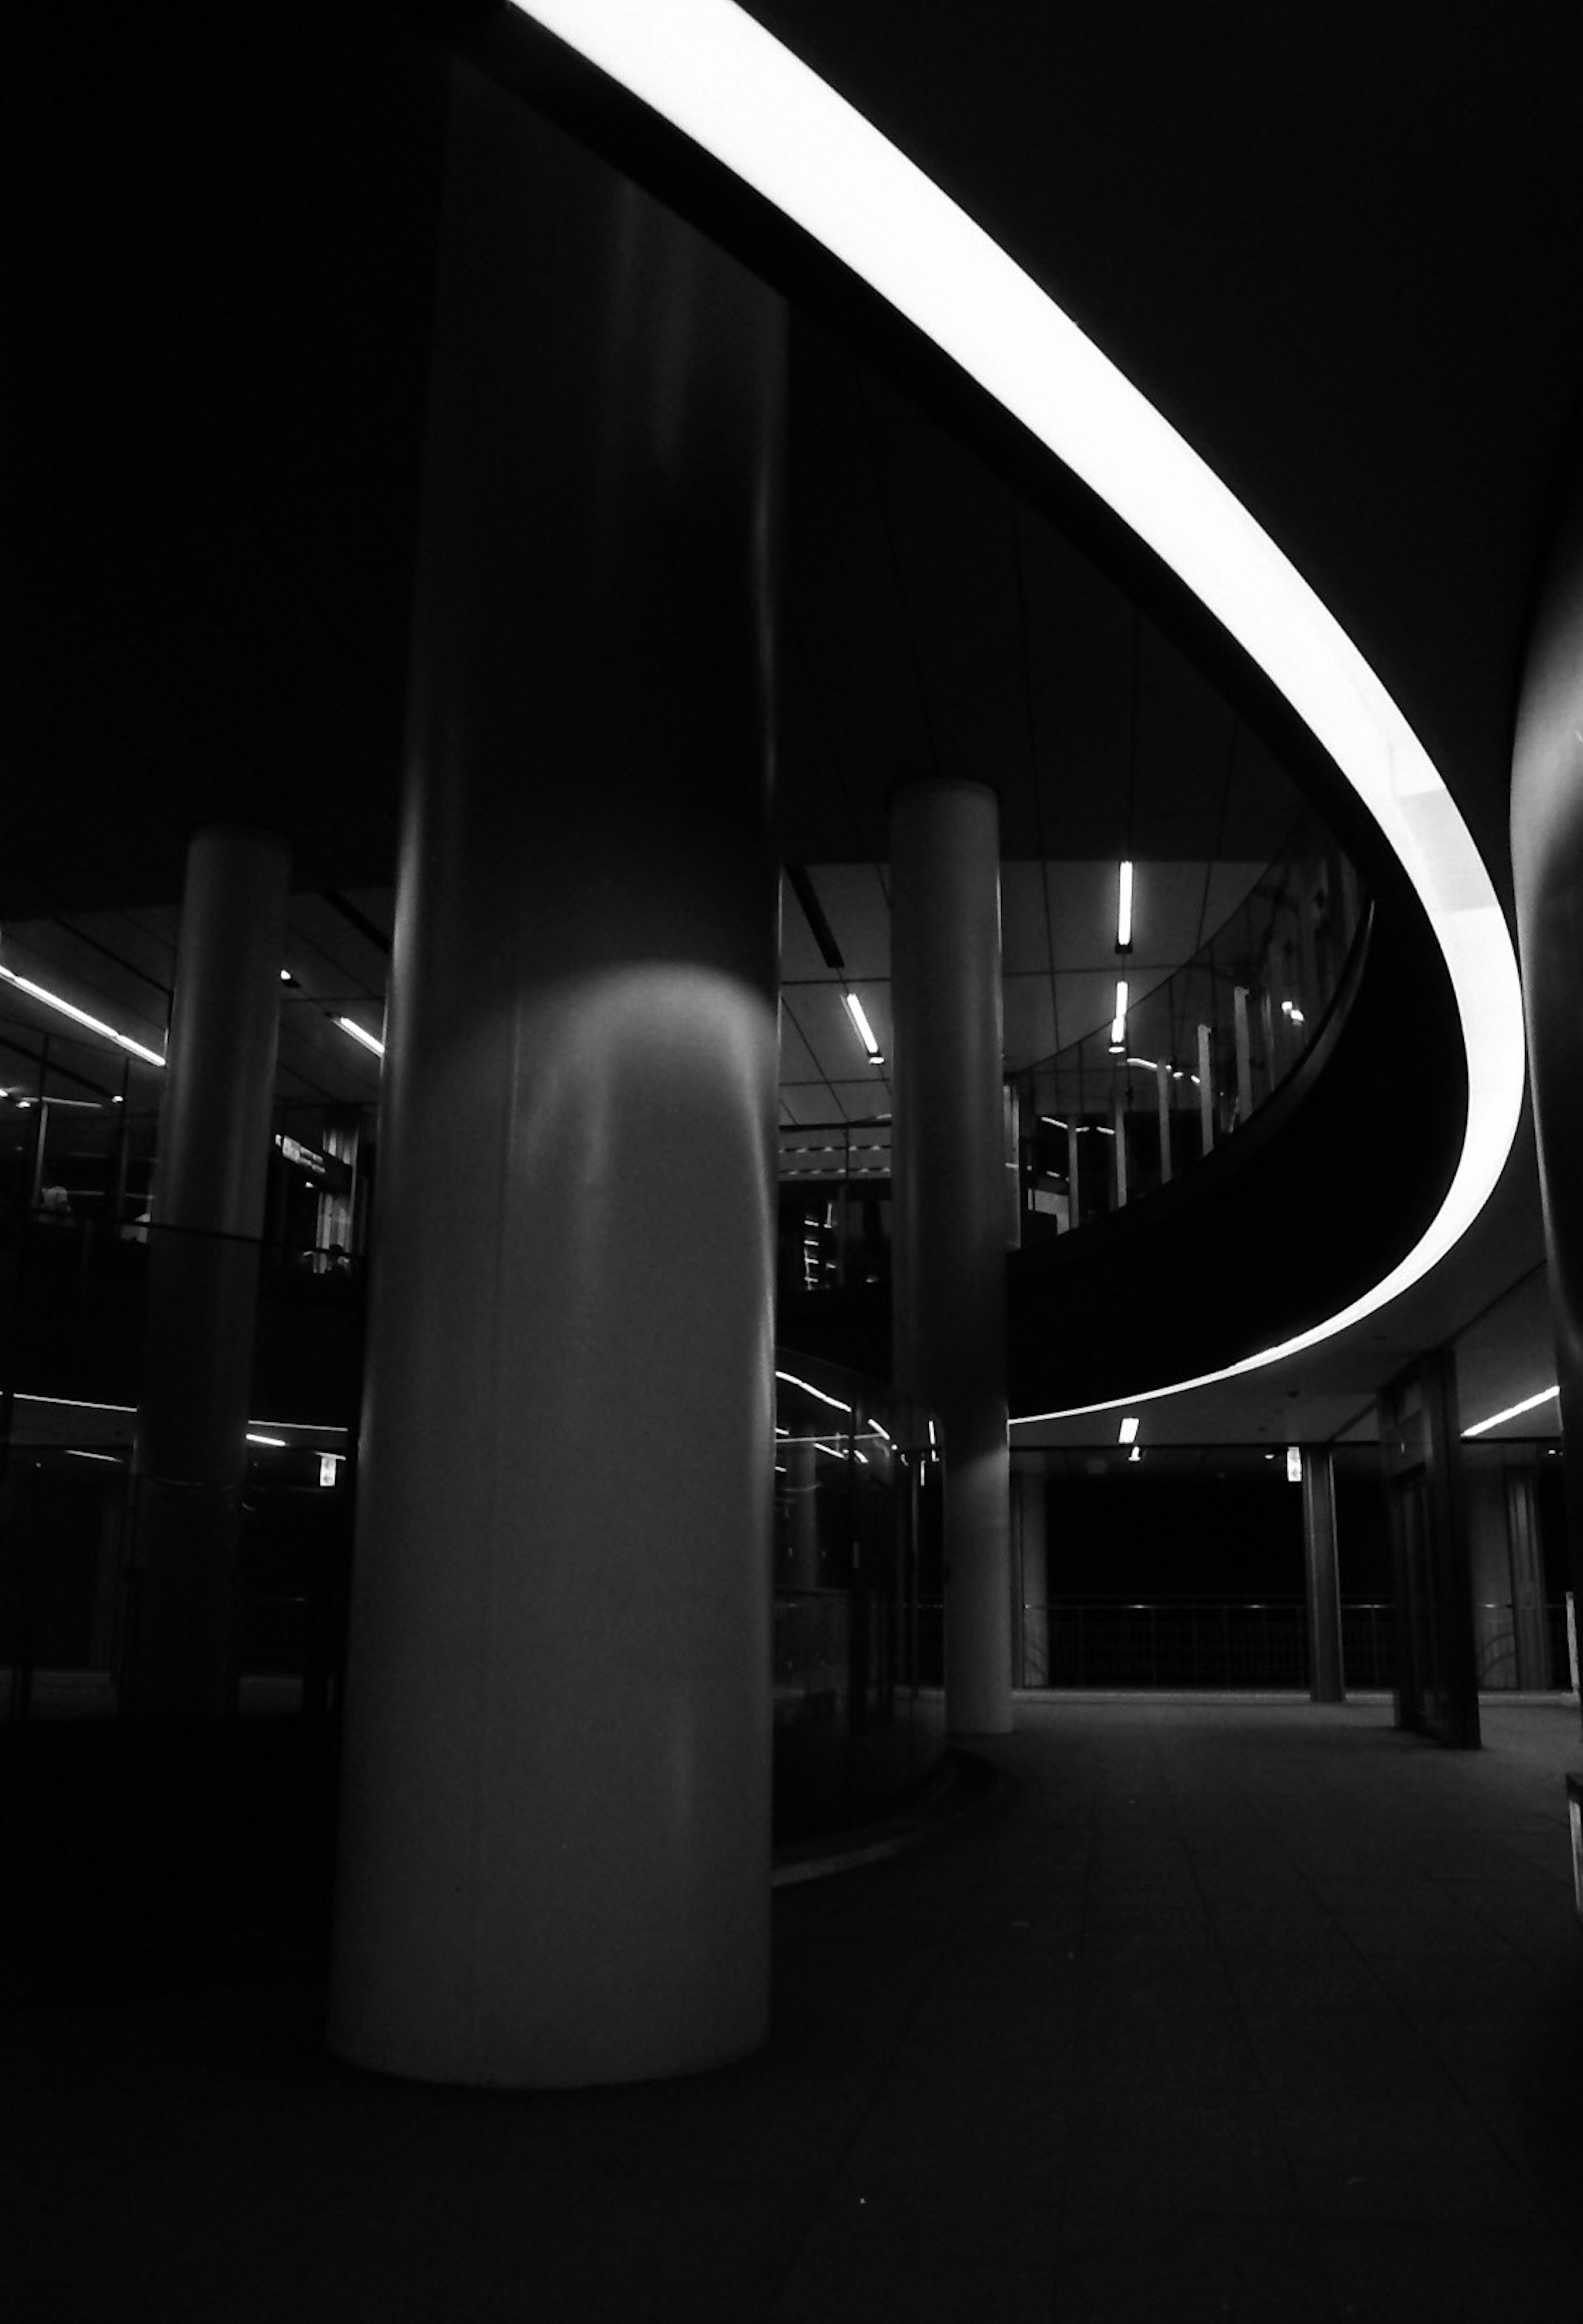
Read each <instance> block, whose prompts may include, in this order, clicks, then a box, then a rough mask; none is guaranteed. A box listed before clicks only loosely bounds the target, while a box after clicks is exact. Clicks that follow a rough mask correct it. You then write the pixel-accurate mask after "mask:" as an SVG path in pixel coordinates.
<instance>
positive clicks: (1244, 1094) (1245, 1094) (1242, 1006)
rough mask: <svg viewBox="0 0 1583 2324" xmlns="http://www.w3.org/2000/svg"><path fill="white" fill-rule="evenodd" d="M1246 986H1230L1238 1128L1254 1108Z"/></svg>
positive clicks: (1251, 1050)
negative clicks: (1234, 1045) (1234, 1044)
mask: <svg viewBox="0 0 1583 2324" xmlns="http://www.w3.org/2000/svg"><path fill="white" fill-rule="evenodd" d="M1247 1004H1248V988H1247V986H1246V985H1245V984H1234V985H1233V986H1232V988H1231V1021H1232V1027H1233V1031H1234V1035H1235V1038H1236V1126H1237V1128H1238V1129H1239V1130H1240V1129H1241V1128H1242V1126H1243V1124H1244V1122H1245V1121H1246V1120H1247V1118H1248V1116H1249V1115H1250V1114H1251V1113H1252V1111H1253V1110H1254V1065H1253V1044H1252V1041H1251V1039H1250V1038H1249V1035H1248V1021H1247Z"/></svg>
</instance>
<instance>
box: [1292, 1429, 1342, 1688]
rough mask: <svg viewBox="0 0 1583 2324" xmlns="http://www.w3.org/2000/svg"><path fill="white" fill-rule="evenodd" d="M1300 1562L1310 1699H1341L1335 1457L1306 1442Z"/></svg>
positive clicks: (1303, 1467) (1304, 1450)
mask: <svg viewBox="0 0 1583 2324" xmlns="http://www.w3.org/2000/svg"><path fill="white" fill-rule="evenodd" d="M1302 1563H1303V1580H1304V1585H1305V1591H1306V1596H1307V1600H1308V1679H1309V1698H1310V1701H1313V1702H1344V1701H1346V1699H1347V1691H1346V1683H1345V1675H1344V1673H1343V1669H1342V1663H1341V1568H1340V1563H1339V1561H1338V1556H1337V1550H1336V1470H1335V1459H1334V1455H1333V1454H1332V1453H1330V1452H1328V1451H1327V1450H1326V1449H1325V1447H1324V1446H1322V1445H1318V1444H1310V1445H1306V1446H1304V1448H1303V1452H1302Z"/></svg>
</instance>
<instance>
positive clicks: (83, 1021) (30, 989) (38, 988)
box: [0, 968, 165, 1065]
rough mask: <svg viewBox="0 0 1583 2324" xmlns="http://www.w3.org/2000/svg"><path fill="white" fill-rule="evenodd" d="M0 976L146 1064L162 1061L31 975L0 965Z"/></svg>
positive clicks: (126, 1035) (141, 1045)
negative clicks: (34, 980) (45, 986)
mask: <svg viewBox="0 0 1583 2324" xmlns="http://www.w3.org/2000/svg"><path fill="white" fill-rule="evenodd" d="M0 976H3V977H4V978H5V982H6V983H7V984H14V985H15V987H16V989H17V991H19V992H27V993H31V994H32V998H33V999H34V1000H35V1001H42V1002H43V1004H44V1006H45V1008H46V1009H56V1010H60V1014H61V1016H62V1017H69V1018H70V1019H71V1021H72V1023H73V1024H74V1025H86V1026H87V1027H88V1031H89V1032H90V1033H102V1034H103V1035H104V1037H105V1038H106V1041H114V1042H115V1044H116V1047H117V1048H118V1049H125V1050H126V1051H127V1053H128V1054H129V1055H130V1056H134V1057H142V1058H143V1061H144V1063H145V1064H147V1065H163V1064H164V1062H165V1061H164V1059H163V1057H162V1056H161V1055H160V1053H159V1051H158V1050H157V1049H145V1048H144V1047H143V1043H142V1042H141V1041H134V1039H133V1037H132V1036H131V1034H130V1033H117V1031H116V1028H115V1027H114V1025H106V1023H105V1021H104V1019H103V1018H102V1017H90V1016H89V1015H88V1010H86V1009H79V1007H78V1006H77V1003H76V1002H75V1001H62V999H61V998H60V994H59V993H58V992H49V991H45V989H44V987H43V986H42V984H35V983H34V982H33V981H32V977H31V976H18V974H17V973H16V971H15V970H14V968H0Z"/></svg>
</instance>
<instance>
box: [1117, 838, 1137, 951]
mask: <svg viewBox="0 0 1583 2324" xmlns="http://www.w3.org/2000/svg"><path fill="white" fill-rule="evenodd" d="M1132 948H1133V867H1132V864H1131V862H1130V861H1129V860H1128V859H1127V858H1126V857H1125V856H1124V857H1123V858H1122V863H1121V871H1120V873H1119V874H1118V876H1117V880H1116V950H1117V952H1131V950H1132Z"/></svg>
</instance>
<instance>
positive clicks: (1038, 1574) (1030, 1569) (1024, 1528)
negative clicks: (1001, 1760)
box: [1012, 1452, 1050, 1686]
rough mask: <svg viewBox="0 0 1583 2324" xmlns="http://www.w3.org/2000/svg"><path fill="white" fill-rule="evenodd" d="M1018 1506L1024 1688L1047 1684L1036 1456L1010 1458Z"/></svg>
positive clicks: (1045, 1584)
mask: <svg viewBox="0 0 1583 2324" xmlns="http://www.w3.org/2000/svg"><path fill="white" fill-rule="evenodd" d="M1012 1478H1013V1484H1014V1490H1015V1493H1016V1504H1017V1546H1018V1553H1019V1554H1018V1561H1017V1563H1018V1580H1019V1583H1020V1591H1019V1595H1020V1597H1021V1600H1022V1603H1021V1607H1020V1609H1019V1611H1020V1612H1021V1615H1022V1646H1023V1655H1022V1679H1023V1685H1024V1686H1048V1685H1049V1684H1050V1606H1049V1595H1050V1580H1049V1554H1048V1548H1047V1539H1046V1526H1045V1491H1044V1462H1043V1461H1042V1460H1041V1457H1040V1455H1039V1454H1038V1453H1036V1452H1017V1453H1014V1454H1013V1456H1012Z"/></svg>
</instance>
